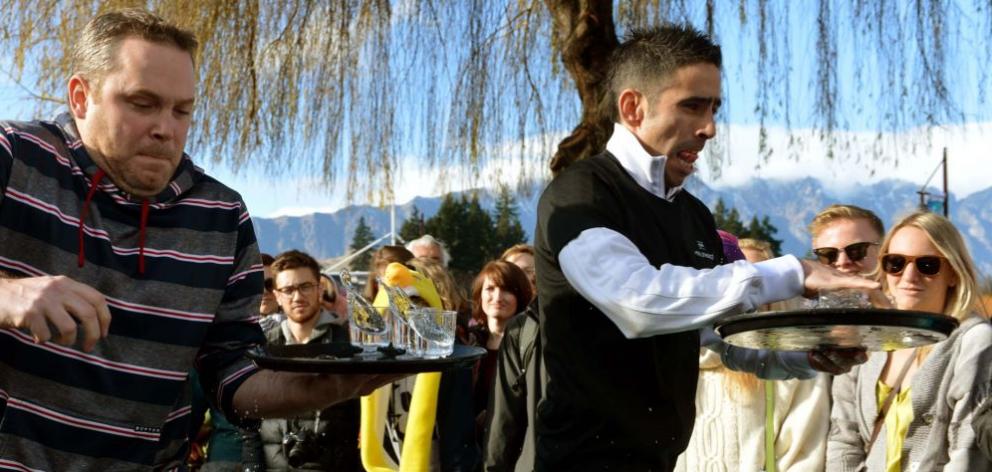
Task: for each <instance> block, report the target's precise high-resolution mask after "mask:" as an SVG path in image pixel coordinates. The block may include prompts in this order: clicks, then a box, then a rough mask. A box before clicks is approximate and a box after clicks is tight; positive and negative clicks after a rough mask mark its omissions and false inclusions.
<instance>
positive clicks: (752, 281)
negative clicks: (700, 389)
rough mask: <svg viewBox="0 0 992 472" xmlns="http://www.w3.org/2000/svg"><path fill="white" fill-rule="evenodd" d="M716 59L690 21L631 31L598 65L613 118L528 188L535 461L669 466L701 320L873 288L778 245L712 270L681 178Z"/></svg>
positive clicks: (775, 360)
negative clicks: (594, 147) (539, 379)
mask: <svg viewBox="0 0 992 472" xmlns="http://www.w3.org/2000/svg"><path fill="white" fill-rule="evenodd" d="M720 63H721V53H720V48H719V46H717V45H715V44H713V43H712V42H711V41H710V39H709V38H708V37H706V36H705V35H703V34H701V33H699V32H698V31H696V30H694V29H692V28H691V27H680V26H679V27H677V26H666V27H661V28H657V29H652V30H649V31H637V32H634V33H633V34H632V36H631V37H630V38H629V39H628V40H627V41H625V42H624V43H623V44H621V45H620V46H619V47H618V49H617V50H616V51H615V53H614V56H613V58H612V60H611V70H610V75H609V87H610V92H611V93H612V96H613V103H615V104H616V110H615V112H616V116H615V120H616V125H615V130H614V133H613V136H612V137H611V138H610V140H609V143H608V144H607V147H606V152H604V153H602V154H600V155H598V156H595V157H592V158H589V159H586V160H583V161H580V162H578V163H575V164H573V165H572V166H570V167H569V168H568V169H566V170H564V171H563V172H561V173H560V174H559V175H558V176H557V177H556V178H555V179H554V180H553V181H552V182H551V184H549V186H548V188H547V189H546V190H545V191H544V194H543V195H542V196H541V201H540V204H539V206H538V224H537V232H536V238H535V241H536V247H537V261H536V263H537V274H538V281H537V288H538V294H539V295H538V299H539V300H540V320H541V334H542V336H543V338H542V339H543V342H544V348H545V362H546V367H547V373H548V377H549V383H548V387H547V391H546V396H545V398H544V401H543V402H542V403H541V404H540V405H539V407H538V409H537V418H536V429H537V435H538V438H537V470H553V471H560V470H600V469H606V468H609V469H613V470H671V469H672V467H673V466H674V464H675V460H676V457H677V456H678V454H679V453H680V452H682V451H683V450H684V449H685V447H686V444H687V442H688V440H689V436H690V433H691V431H692V424H693V419H694V415H695V412H694V408H693V399H694V395H695V388H696V378H697V375H698V354H699V346H700V330H701V329H703V328H706V327H707V326H710V325H712V323H714V322H715V321H717V320H718V319H719V318H720V317H721V316H723V315H727V314H733V313H738V312H741V311H747V310H751V309H754V308H755V307H757V306H760V305H761V304H764V303H768V302H771V301H777V300H782V299H787V298H791V297H794V296H797V295H800V294H802V293H804V292H806V293H810V292H813V291H816V290H819V289H831V288H841V287H852V288H864V289H872V288H876V287H877V284H875V283H874V282H870V281H867V280H864V279H861V278H856V277H849V276H845V275H843V274H840V273H839V272H836V271H834V270H833V269H830V268H828V267H826V266H823V265H820V264H817V263H812V262H809V261H800V260H798V259H796V258H795V257H792V256H785V257H780V258H777V259H772V260H770V261H766V262H762V263H759V264H753V265H752V264H748V263H746V262H743V261H741V262H736V263H734V264H727V265H720V264H722V263H723V255H722V250H721V248H722V246H721V242H720V239H719V236H718V235H717V232H716V227H715V224H714V221H713V216H712V214H710V212H709V210H708V209H707V208H706V206H705V205H703V203H702V202H700V201H699V200H697V199H696V198H695V197H693V196H692V195H690V194H689V193H688V192H686V191H685V190H683V189H682V185H683V183H684V181H685V179H686V178H687V177H688V176H689V175H690V174H691V173H692V172H693V170H694V165H695V164H694V163H695V161H696V160H697V159H698V157H699V153H700V151H702V149H703V146H704V145H705V144H706V141H707V140H709V139H710V138H712V137H713V136H714V135H715V134H716V124H715V121H714V115H715V113H716V111H717V109H718V107H719V106H720V101H721V98H720ZM704 333H706V330H704ZM709 333H712V331H709ZM704 338H706V339H710V340H712V335H709V336H704ZM706 339H704V341H703V344H707V345H709V344H710V343H711V342H713V341H707V340H706ZM715 342H717V343H719V341H718V340H716V341H715ZM719 350H720V351H721V352H722V353H724V354H725V355H724V361H725V364H727V365H728V366H731V367H733V368H737V369H742V370H748V371H752V372H755V373H757V374H758V375H759V376H762V377H767V378H786V377H801V376H804V375H812V369H811V367H812V368H813V369H818V370H825V371H831V372H843V371H846V370H847V369H849V368H850V365H851V363H858V362H864V354H863V353H858V355H855V356H851V358H837V357H836V356H834V358H835V359H836V361H828V360H826V359H825V358H824V356H822V355H819V353H817V354H816V355H811V356H807V355H806V354H805V353H800V355H799V356H788V355H779V354H777V353H771V352H755V351H746V350H736V351H734V350H727V349H725V348H722V347H721V348H719ZM806 373H808V374H806Z"/></svg>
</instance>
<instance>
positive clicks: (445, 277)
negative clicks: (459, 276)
mask: <svg viewBox="0 0 992 472" xmlns="http://www.w3.org/2000/svg"><path fill="white" fill-rule="evenodd" d="M407 264H408V265H409V266H411V267H413V268H414V270H416V271H417V272H420V274H421V275H423V276H424V277H427V278H428V279H431V281H432V282H434V288H436V289H437V294H438V296H440V297H441V304H442V305H444V309H445V310H455V311H458V310H461V309H462V307H463V306H464V305H465V296H464V295H463V294H462V291H461V289H460V288H459V287H458V284H456V283H455V279H454V278H452V277H451V273H449V272H448V269H445V268H444V265H442V264H441V263H440V262H438V261H435V260H434V259H429V258H426V257H417V258H414V259H410V260H409V261H407Z"/></svg>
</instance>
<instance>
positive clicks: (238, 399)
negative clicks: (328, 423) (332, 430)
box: [234, 370, 395, 418]
mask: <svg viewBox="0 0 992 472" xmlns="http://www.w3.org/2000/svg"><path fill="white" fill-rule="evenodd" d="M394 379H395V376H391V377H384V376H379V375H356V374H351V375H327V374H299V373H291V372H275V371H271V370H262V371H260V372H258V373H257V374H255V375H252V376H251V377H249V378H248V379H247V380H245V382H244V383H243V384H241V386H240V387H239V388H238V391H237V392H235V393H234V410H235V412H237V414H238V415H239V416H242V417H246V418H285V417H291V416H296V415H299V414H302V413H305V412H309V411H314V410H320V409H324V408H327V407H328V406H330V405H333V404H335V403H338V402H342V401H344V400H348V399H351V398H355V397H359V396H361V395H367V394H369V393H371V392H372V391H373V390H375V389H376V388H377V387H379V386H380V385H384V384H386V383H389V382H391V381H392V380H394Z"/></svg>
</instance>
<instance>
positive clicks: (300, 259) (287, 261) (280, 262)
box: [272, 249, 320, 282]
mask: <svg viewBox="0 0 992 472" xmlns="http://www.w3.org/2000/svg"><path fill="white" fill-rule="evenodd" d="M301 267H302V268H307V269H310V271H311V272H313V278H314V280H316V281H317V282H320V264H318V263H317V260H316V259H314V258H313V257H311V256H310V254H307V253H305V252H303V251H297V250H296V249H291V250H289V251H286V252H284V253H282V254H279V255H278V256H276V260H275V261H273V262H272V276H273V277H275V276H276V275H278V274H279V273H280V272H282V271H284V270H292V269H299V268H301Z"/></svg>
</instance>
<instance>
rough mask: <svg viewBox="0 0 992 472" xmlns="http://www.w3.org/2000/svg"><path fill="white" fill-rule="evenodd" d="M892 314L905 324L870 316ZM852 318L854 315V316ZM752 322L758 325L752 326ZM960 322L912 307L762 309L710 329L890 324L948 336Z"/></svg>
mask: <svg viewBox="0 0 992 472" xmlns="http://www.w3.org/2000/svg"><path fill="white" fill-rule="evenodd" d="M810 315H818V316H827V317H830V318H836V322H832V323H824V322H823V320H822V319H816V320H810V319H809V317H810ZM876 315H893V316H898V317H901V318H904V319H905V320H907V321H908V322H907V323H891V322H879V320H871V318H870V317H871V316H876ZM854 317H858V318H857V319H856V318H854ZM754 324H761V326H757V327H754V326H753V325H754ZM959 324H960V322H959V321H958V320H957V319H955V318H952V317H950V316H947V315H944V314H938V313H930V312H923V311H915V310H896V309H888V308H814V309H806V310H791V311H781V312H774V311H765V312H757V313H741V314H737V315H732V316H728V317H727V318H724V319H723V320H721V321H719V322H718V323H716V324H714V326H713V329H714V331H716V333H717V334H718V335H719V336H720V337H721V338H726V337H728V336H732V335H734V334H739V333H743V332H747V331H756V330H758V329H769V328H797V327H802V326H891V327H897V328H916V329H923V330H929V331H935V332H939V333H941V334H943V335H944V336H950V334H951V333H952V332H953V331H954V330H955V329H957V327H958V325H959Z"/></svg>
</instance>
